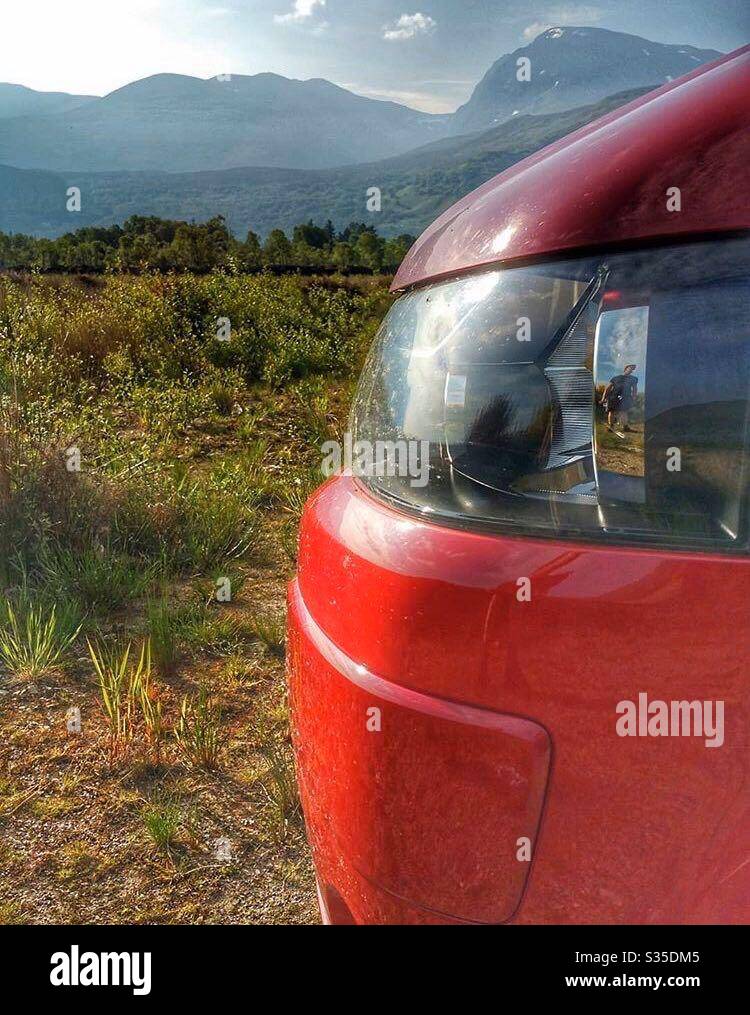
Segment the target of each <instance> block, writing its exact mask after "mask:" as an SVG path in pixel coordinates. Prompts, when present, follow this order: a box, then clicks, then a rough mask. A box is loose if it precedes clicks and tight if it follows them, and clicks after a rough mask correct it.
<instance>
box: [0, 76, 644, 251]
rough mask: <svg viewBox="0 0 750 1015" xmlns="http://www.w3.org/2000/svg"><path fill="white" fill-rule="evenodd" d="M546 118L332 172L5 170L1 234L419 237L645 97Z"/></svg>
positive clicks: (619, 98) (617, 98)
mask: <svg viewBox="0 0 750 1015" xmlns="http://www.w3.org/2000/svg"><path fill="white" fill-rule="evenodd" d="M645 90H646V89H640V90H637V91H631V92H624V93H620V94H618V95H612V96H610V97H609V98H607V99H605V100H603V101H602V102H598V103H595V104H593V105H590V106H585V107H582V108H580V109H574V110H569V111H568V112H566V113H562V114H560V113H554V114H546V115H544V116H519V117H515V118H514V119H513V120H512V121H511V122H510V123H507V124H504V125H502V126H500V127H496V128H494V129H493V130H489V131H485V132H480V133H477V134H470V135H466V136H462V137H454V138H450V139H443V140H441V141H438V142H435V143H433V144H429V145H426V146H424V147H422V148H420V149H417V150H416V151H413V152H409V153H407V154H405V155H401V156H397V157H394V158H391V159H385V160H382V161H379V162H372V163H368V164H364V165H361V166H349V167H342V168H339V169H334V170H327V171H310V170H307V171H305V170H294V169H275V168H244V169H233V170H224V171H216V172H200V173H89V174H75V175H69V176H66V175H63V174H55V173H44V172H39V171H36V172H31V171H22V170H16V169H12V168H10V167H7V166H0V230H2V231H4V232H26V233H32V234H34V235H48V236H57V235H60V234H61V233H64V232H68V231H69V230H71V229H75V228H78V227H80V226H84V225H109V224H112V223H115V222H123V221H124V220H125V219H127V218H128V217H129V216H130V215H134V214H138V215H158V216H161V217H164V218H174V219H188V220H191V219H194V220H196V221H202V220H204V219H208V218H211V217H212V216H213V215H217V214H221V215H224V216H225V217H226V219H227V221H228V223H229V225H230V227H231V228H232V230H233V231H234V232H235V233H236V234H237V235H238V236H244V234H245V233H246V232H247V230H248V229H253V230H255V231H256V232H258V233H260V234H261V235H266V234H267V233H268V232H270V230H271V229H274V228H277V227H278V228H282V229H287V230H288V229H291V228H292V226H294V225H295V224H296V223H298V222H302V221H305V220H307V219H310V218H312V219H314V220H316V221H325V220H326V219H328V218H330V219H332V221H333V222H334V225H336V226H337V227H339V228H341V227H343V226H344V225H346V224H347V223H348V222H350V221H352V220H371V221H372V223H373V224H374V225H376V226H377V228H378V231H379V232H380V233H381V234H383V235H385V236H396V235H398V234H400V233H404V232H407V233H413V234H418V233H419V232H421V231H422V229H424V228H425V227H426V226H427V225H428V224H429V223H430V222H431V221H432V220H433V219H434V218H435V216H436V215H437V214H438V213H439V212H440V211H442V210H443V209H444V208H446V207H448V206H449V205H450V204H452V203H453V202H454V201H455V200H457V199H458V198H459V197H461V196H462V195H463V194H465V193H467V192H468V191H470V190H473V189H474V188H475V187H478V186H479V185H480V184H481V183H484V182H485V180H488V179H490V178H491V177H492V176H494V175H496V174H497V173H499V172H501V171H502V170H503V169H507V167H508V166H511V165H513V164H514V163H515V162H518V161H519V160H520V159H522V158H525V157H526V156H527V155H529V154H531V153H532V152H534V151H537V150H538V149H539V148H542V147H544V146H545V145H547V144H550V143H551V142H552V141H555V140H557V138H559V137H563V136H564V135H565V134H568V133H569V132H570V131H572V130H575V129H576V128H577V127H580V126H582V125H583V124H585V123H589V122H591V121H592V120H595V119H596V118H597V117H599V116H603V115H604V114H605V113H607V112H609V111H610V110H612V109H615V108H616V107H617V106H620V105H623V104H624V103H626V102H629V101H630V100H631V99H633V98H635V97H636V96H637V95H639V94H642V92H643V91H645ZM373 181H377V185H378V186H379V187H380V188H381V191H382V211H381V212H380V213H368V212H367V210H366V203H365V202H366V191H367V188H368V187H370V186H372V185H373ZM73 184H74V185H76V186H79V187H81V190H82V197H83V208H82V212H81V213H80V214H75V215H73V214H71V213H69V212H66V211H65V191H66V188H67V187H68V186H70V185H73Z"/></svg>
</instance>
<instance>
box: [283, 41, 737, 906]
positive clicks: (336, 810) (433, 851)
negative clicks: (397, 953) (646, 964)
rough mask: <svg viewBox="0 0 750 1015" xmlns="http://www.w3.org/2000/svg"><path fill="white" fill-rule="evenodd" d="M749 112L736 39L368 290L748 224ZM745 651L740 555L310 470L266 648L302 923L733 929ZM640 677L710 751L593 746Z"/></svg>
mask: <svg viewBox="0 0 750 1015" xmlns="http://www.w3.org/2000/svg"><path fill="white" fill-rule="evenodd" d="M748 108H750V47H747V48H745V49H742V50H739V51H737V52H735V53H733V54H730V55H729V56H727V57H725V58H723V59H721V60H718V61H716V62H715V63H714V64H711V65H709V66H707V67H702V68H700V69H698V70H697V71H696V72H695V73H694V74H692V75H689V76H688V77H685V78H682V79H680V81H677V82H674V83H671V84H668V85H666V86H664V87H662V88H660V89H658V90H656V91H654V92H651V93H649V94H647V95H645V96H643V97H642V98H640V99H638V100H636V101H635V102H633V103H631V104H629V105H628V106H625V107H623V108H621V109H619V110H617V111H615V112H613V113H612V114H610V115H608V116H607V117H605V118H604V119H602V120H599V121H597V122H595V123H593V124H591V125H589V126H586V127H584V128H582V129H580V130H579V131H577V132H576V133H575V134H573V135H570V136H569V137H567V138H564V139H563V140H561V141H559V142H557V143H556V144H554V145H552V146H551V147H549V148H547V149H544V150H543V151H541V152H539V153H537V154H535V155H533V156H531V157H530V158H528V159H526V160H525V161H523V162H521V163H519V164H518V165H516V166H514V167H512V168H511V169H509V170H507V171H506V172H504V173H502V174H501V175H500V176H498V177H496V178H495V179H493V180H491V181H490V182H488V183H487V184H485V185H484V186H483V187H481V188H480V189H479V190H477V191H475V192H474V193H473V194H470V195H469V196H468V197H466V198H464V199H463V200H462V201H460V202H459V203H458V204H456V205H455V206H454V207H453V208H451V209H450V210H448V211H447V212H445V213H444V214H443V215H442V216H441V217H440V218H439V219H438V220H437V222H436V223H435V224H434V225H433V226H432V227H431V228H430V229H428V230H427V231H426V232H425V233H424V234H423V236H422V237H421V238H420V239H419V240H418V241H417V243H416V244H415V246H414V248H413V249H412V250H411V252H410V253H409V254H408V256H407V258H406V260H405V261H404V263H403V265H402V266H401V269H400V270H399V272H398V275H397V276H396V279H395V282H394V288H395V289H396V290H407V289H412V288H414V287H421V286H423V285H425V284H427V283H432V282H434V281H435V280H436V279H447V278H460V277H462V276H465V275H466V274H467V273H471V272H474V271H475V270H476V269H478V268H480V267H482V266H487V265H493V266H498V265H499V266H500V267H501V268H504V267H505V266H509V265H514V264H519V263H522V262H523V263H529V262H533V260H534V259H538V258H546V259H549V258H551V257H557V256H559V255H560V254H561V253H565V255H566V256H567V255H568V254H569V253H570V252H572V251H576V252H578V251H583V250H592V249H610V248H612V249H617V250H625V249H627V248H628V247H629V246H632V245H640V246H643V245H644V244H658V243H661V242H664V241H665V240H671V241H674V240H675V239H677V238H679V239H686V238H688V237H696V236H700V237H713V238H717V237H719V236H720V234H736V233H738V232H742V231H744V230H748V229H750V202H749V201H748V191H749V188H748V167H749V166H750V143H749V142H748V135H749V134H750V131H748V113H747V110H748ZM674 184H677V185H679V187H680V189H681V192H682V211H681V213H680V214H674V213H672V212H670V211H668V210H667V209H666V206H665V200H664V194H665V192H666V190H667V188H669V187H670V186H672V185H674ZM519 575H524V576H529V577H530V579H531V582H532V583H533V588H534V595H533V599H532V601H531V602H519V601H518V598H517V596H516V592H517V580H518V576H519ZM624 637H625V641H626V648H627V652H626V656H627V664H626V665H624V664H623V651H622V645H623V638H624ZM749 661H750V557H748V556H747V554H746V551H743V552H735V553H718V552H717V553H714V552H703V551H699V552H696V551H694V550H680V549H663V548H661V547H659V546H658V545H657V546H650V547H640V546H622V545H608V544H607V543H606V542H603V543H602V542H598V543H593V542H588V541H586V540H585V539H583V540H570V539H555V538H536V537H534V536H523V535H519V536H514V535H508V534H503V533H497V532H488V531H478V530H473V529H471V527H468V528H460V527H455V526H449V525H445V524H442V523H441V522H439V521H437V522H436V521H434V520H428V519H425V518H424V517H417V516H415V515H414V514H413V513H410V512H406V511H401V510H399V509H398V507H395V506H394V505H393V504H391V503H388V502H386V501H385V500H383V499H381V498H379V497H377V496H375V495H373V493H372V492H371V491H369V490H368V489H366V488H365V486H364V485H363V484H362V483H361V482H359V481H358V480H357V479H356V478H354V477H353V476H351V475H341V476H338V477H336V478H334V479H332V480H330V481H329V482H328V483H326V484H325V485H324V486H323V487H322V488H321V489H319V490H318V491H317V492H316V493H315V494H314V495H313V496H312V498H311V499H310V501H309V502H308V504H307V506H306V510H305V513H304V517H303V521H302V526H301V534H300V552H299V570H298V577H297V579H296V580H295V581H293V582H292V584H291V586H290V590H289V653H288V678H289V685H290V698H291V708H292V724H293V739H294V745H295V752H296V759H297V767H298V776H299V783H300V788H301V796H302V803H303V808H304V814H305V819H306V823H307V829H308V835H309V840H310V844H311V847H312V852H313V857H314V862H315V867H316V872H317V877H318V884H319V888H320V898H321V909H322V913H323V918H324V920H325V921H326V922H332V923H363V924H367V923H503V922H517V923H586V922H588V923H675V922H676V923H703V922H717V921H719V922H730V923H732V922H734V923H740V922H743V923H744V922H748V920H750V849H749V843H750V794H748V785H749V783H750V680H749V679H748V662H749ZM644 687H647V688H648V690H649V694H650V696H651V697H654V698H656V697H658V698H662V699H664V700H665V701H668V700H672V699H675V698H689V699H692V698H700V699H705V698H707V697H711V698H717V699H718V698H721V699H722V700H723V701H724V702H725V703H726V706H725V707H726V730H725V743H724V747H723V748H722V749H721V750H706V748H705V746H704V743H703V742H702V741H700V740H696V739H695V738H690V737H687V738H670V739H666V740H659V739H649V738H635V739H622V740H615V739H614V738H613V734H612V729H613V711H612V703H613V701H617V700H618V699H621V698H622V699H624V698H628V699H634V700H635V699H636V698H637V696H638V693H639V692H640V691H642V690H643V688H644ZM373 707H376V708H377V709H379V710H380V713H379V714H380V724H379V731H375V732H373V730H372V729H371V728H369V726H368V716H369V715H371V714H372V713H371V711H370V710H371V709H372V708H373ZM524 837H525V838H527V839H528V841H529V842H530V843H531V847H532V853H533V856H532V859H531V862H519V858H518V842H519V841H521V840H523V839H524Z"/></svg>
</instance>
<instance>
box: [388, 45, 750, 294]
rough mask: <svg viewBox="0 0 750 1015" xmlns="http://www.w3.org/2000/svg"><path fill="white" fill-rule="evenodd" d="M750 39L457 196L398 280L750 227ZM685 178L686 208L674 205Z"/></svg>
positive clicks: (400, 283)
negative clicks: (672, 197) (671, 200)
mask: <svg viewBox="0 0 750 1015" xmlns="http://www.w3.org/2000/svg"><path fill="white" fill-rule="evenodd" d="M749 108H750V46H744V47H743V48H742V49H738V50H736V51H735V52H734V53H730V54H728V55H727V56H724V57H722V58H721V59H719V60H716V61H714V62H713V63H710V64H706V65H705V66H703V67H699V68H698V69H697V70H695V71H694V72H693V73H692V74H688V75H686V76H684V77H682V78H679V79H678V80H677V81H674V82H671V83H669V84H667V85H664V86H663V87H662V88H658V89H656V90H655V91H653V92H648V93H647V94H646V95H644V96H641V98H639V99H636V100H635V101H634V102H631V103H629V104H628V105H626V106H622V107H620V108H619V109H617V110H615V111H614V112H612V113H609V114H608V115H607V116H604V117H602V118H601V119H599V120H596V121H594V123H591V124H588V125H587V126H585V127H582V128H580V129H579V130H577V131H574V132H573V133H572V134H569V135H568V136H567V137H564V138H561V139H560V140H559V141H556V142H555V143H554V144H552V145H549V147H547V148H543V149H542V150H541V151H539V152H536V153H535V154H534V155H531V156H529V158H526V159H524V160H523V161H522V162H519V163H517V164H516V165H515V166H511V168H510V169H507V170H506V171H505V172H503V173H500V174H499V176H496V177H494V178H493V179H492V180H489V181H488V182H487V183H485V184H483V185H482V186H481V187H479V188H478V189H477V190H475V191H473V192H472V193H471V194H468V195H467V196H466V197H464V198H463V199H462V200H460V201H458V202H457V203H456V204H454V205H453V206H452V207H451V208H449V209H448V210H447V211H445V212H443V214H442V215H441V216H440V218H438V219H437V220H436V221H435V222H434V223H433V224H432V225H431V226H430V227H429V228H428V229H427V230H426V231H425V232H424V233H422V235H421V236H420V238H419V239H418V240H417V242H416V243H415V244H414V246H413V247H412V248H411V250H410V251H409V253H408V254H407V255H406V257H405V258H404V261H403V263H402V265H401V267H400V268H399V270H398V272H397V274H396V277H395V279H394V281H393V289H394V290H395V289H403V288H405V287H407V286H411V285H415V284H417V283H420V282H425V281H427V280H429V279H435V278H440V277H443V276H447V275H452V274H454V273H456V272H460V271H465V270H470V269H472V268H476V267H479V266H481V265H488V264H497V263H506V262H509V261H516V260H519V259H525V258H529V257H538V256H541V255H550V254H553V253H556V252H557V251H569V250H571V249H575V248H588V247H596V246H601V245H608V244H613V243H617V244H619V243H623V242H629V241H634V240H645V239H653V238H655V237H670V236H680V235H690V234H696V233H709V232H715V231H726V230H733V229H747V228H750V186H749V183H750V129H749V128H750V122H749V121H750V116H749V114H748V109H749ZM671 187H678V188H679V189H680V194H681V203H682V210H681V211H669V210H668V208H667V199H668V194H667V190H668V189H669V188H671Z"/></svg>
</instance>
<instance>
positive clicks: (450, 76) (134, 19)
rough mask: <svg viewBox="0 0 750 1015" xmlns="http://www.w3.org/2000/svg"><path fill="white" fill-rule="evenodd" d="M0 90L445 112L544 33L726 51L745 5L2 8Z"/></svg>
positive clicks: (123, 0)
mask: <svg viewBox="0 0 750 1015" xmlns="http://www.w3.org/2000/svg"><path fill="white" fill-rule="evenodd" d="M3 7H4V10H3V15H2V31H1V32H0V80H2V81H7V82H11V83H14V84H22V85H27V86H28V87H30V88H35V89H38V90H41V91H64V92H73V93H76V94H91V95H104V94H106V93H107V92H110V91H113V90H114V89H116V88H119V87H121V86H122V85H125V84H127V83H129V82H131V81H135V80H138V79H139V78H143V77H147V76H148V75H150V74H158V73H163V72H170V73H179V74H192V75H195V76H196V77H203V78H207V77H212V76H213V75H215V74H221V73H234V74H256V73H258V72H260V71H273V72H275V73H277V74H284V75H285V76H287V77H293V78H311V77H323V78H327V79H328V80H329V81H333V82H335V83H336V84H339V85H343V86H344V87H346V88H349V89H351V90H352V91H355V92H358V93H360V94H362V95H368V96H371V97H373V98H384V99H393V100H394V101H396V102H402V103H404V104H405V105H410V106H413V107H415V108H417V109H424V110H427V111H428V112H451V111H453V110H454V109H456V108H457V106H459V105H460V104H461V103H462V102H465V101H466V99H468V97H469V95H470V94H471V91H472V89H473V87H474V85H475V84H476V83H477V81H478V80H479V79H480V78H481V77H482V75H483V74H484V73H485V72H486V71H487V70H488V68H489V67H490V65H491V64H492V63H493V62H494V61H495V60H496V59H497V58H498V57H500V56H502V55H503V54H504V53H508V52H512V51H513V50H514V49H517V48H518V47H519V46H523V45H525V44H526V43H527V42H529V41H531V39H533V38H534V36H535V35H537V34H538V33H539V32H541V31H543V30H544V29H545V28H547V27H550V26H551V25H587V26H589V25H594V26H599V27H602V28H610V29H614V30H616V31H623V32H631V33H633V34H636V35H643V36H645V37H646V38H649V39H652V40H655V41H657V42H673V43H687V44H690V45H693V46H699V47H701V48H712V49H718V50H721V51H723V52H728V51H729V50H731V49H736V48H737V47H738V46H741V45H743V44H745V43H747V42H750V4H748V0H721V2H719V3H717V2H716V0H592V2H587V3H565V2H552V3H545V2H540V3H537V2H534V0H505V2H503V0H494V2H493V0H13V2H12V4H11V3H9V2H7V0H6V3H5V4H4V5H3Z"/></svg>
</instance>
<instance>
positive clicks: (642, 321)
mask: <svg viewBox="0 0 750 1015" xmlns="http://www.w3.org/2000/svg"><path fill="white" fill-rule="evenodd" d="M612 316H613V317H614V316H616V320H614V321H612V322H611V326H612V331H611V333H610V336H609V343H608V344H609V348H610V355H611V359H612V362H613V363H614V364H615V366H617V367H618V368H619V369H622V368H623V367H624V366H626V364H628V363H635V364H636V367H637V369H638V370H639V371H640V372H641V373H643V371H644V370H645V368H646V339H647V337H648V307H628V308H627V309H625V310H617V311H614V312H613V314H612Z"/></svg>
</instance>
